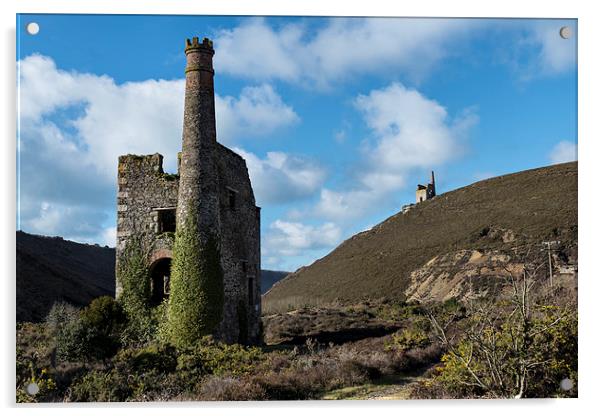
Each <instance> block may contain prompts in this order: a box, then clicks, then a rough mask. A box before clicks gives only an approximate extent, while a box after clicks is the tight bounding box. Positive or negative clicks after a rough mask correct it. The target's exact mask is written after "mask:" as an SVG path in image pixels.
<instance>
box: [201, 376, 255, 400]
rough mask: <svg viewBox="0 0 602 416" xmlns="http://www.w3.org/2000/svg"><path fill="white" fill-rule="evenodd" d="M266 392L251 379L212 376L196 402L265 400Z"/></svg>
mask: <svg viewBox="0 0 602 416" xmlns="http://www.w3.org/2000/svg"><path fill="white" fill-rule="evenodd" d="M265 398H266V392H265V389H264V388H263V387H261V386H260V385H259V384H258V383H257V382H255V381H253V380H249V379H237V378H232V377H220V376H212V377H209V378H208V379H207V381H205V382H204V383H203V385H202V387H201V389H200V393H199V395H198V397H195V399H196V400H221V401H247V400H264V399H265Z"/></svg>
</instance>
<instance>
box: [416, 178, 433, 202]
mask: <svg viewBox="0 0 602 416" xmlns="http://www.w3.org/2000/svg"><path fill="white" fill-rule="evenodd" d="M435 195H437V194H436V193H435V172H433V171H431V182H430V183H427V184H426V185H422V184H419V185H418V186H417V187H416V203H417V204H418V203H420V202H423V201H426V200H427V199H431V198H433V197H435Z"/></svg>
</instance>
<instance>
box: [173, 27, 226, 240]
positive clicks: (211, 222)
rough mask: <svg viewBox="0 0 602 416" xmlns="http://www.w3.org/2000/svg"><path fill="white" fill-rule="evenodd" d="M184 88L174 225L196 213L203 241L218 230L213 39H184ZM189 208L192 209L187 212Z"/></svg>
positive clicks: (182, 222) (181, 223)
mask: <svg viewBox="0 0 602 416" xmlns="http://www.w3.org/2000/svg"><path fill="white" fill-rule="evenodd" d="M185 53H186V89H185V97H184V128H183V133H182V157H181V161H180V185H179V190H178V209H177V225H179V226H181V225H183V224H184V222H185V221H186V217H187V215H189V214H192V215H196V216H197V218H196V220H197V224H198V225H199V231H200V236H201V240H202V242H204V240H206V237H207V234H208V233H213V234H217V232H218V230H219V218H218V216H219V210H218V208H219V202H218V189H217V183H218V181H217V168H216V166H215V152H216V132H215V97H214V88H213V74H214V72H213V54H214V51H213V42H211V41H210V40H209V39H207V38H204V39H203V41H202V42H199V38H197V37H194V38H192V41H191V40H190V39H186V49H185ZM189 210H192V211H193V212H189Z"/></svg>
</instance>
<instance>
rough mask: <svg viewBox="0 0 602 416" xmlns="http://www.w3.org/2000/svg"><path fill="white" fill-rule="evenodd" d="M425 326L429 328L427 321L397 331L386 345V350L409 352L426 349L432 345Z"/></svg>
mask: <svg viewBox="0 0 602 416" xmlns="http://www.w3.org/2000/svg"><path fill="white" fill-rule="evenodd" d="M425 324H426V325H427V326H426V328H428V321H427V320H426V319H424V320H420V321H417V322H415V323H414V324H413V325H412V326H410V327H409V328H404V329H402V330H399V331H397V332H396V333H394V334H393V336H392V337H391V341H389V342H388V343H387V344H386V345H385V349H389V350H390V349H398V350H400V351H408V350H411V349H416V348H425V347H427V346H428V345H429V344H430V343H431V340H430V337H429V333H428V332H427V331H428V329H425Z"/></svg>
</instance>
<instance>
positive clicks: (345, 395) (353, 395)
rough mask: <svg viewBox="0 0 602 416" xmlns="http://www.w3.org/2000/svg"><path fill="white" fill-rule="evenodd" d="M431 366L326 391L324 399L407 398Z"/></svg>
mask: <svg viewBox="0 0 602 416" xmlns="http://www.w3.org/2000/svg"><path fill="white" fill-rule="evenodd" d="M428 369H429V367H426V368H423V369H421V370H420V371H419V372H416V373H414V374H404V375H393V376H387V377H383V378H381V379H380V380H377V381H375V382H373V383H367V384H362V385H361V386H352V387H344V388H341V389H337V390H333V391H330V392H328V393H326V394H325V395H324V396H323V397H322V399H323V400H407V399H409V398H410V392H411V390H412V387H413V385H414V384H415V383H417V382H419V381H420V380H424V379H425V376H424V374H425V373H426V372H427V370H428Z"/></svg>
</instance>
